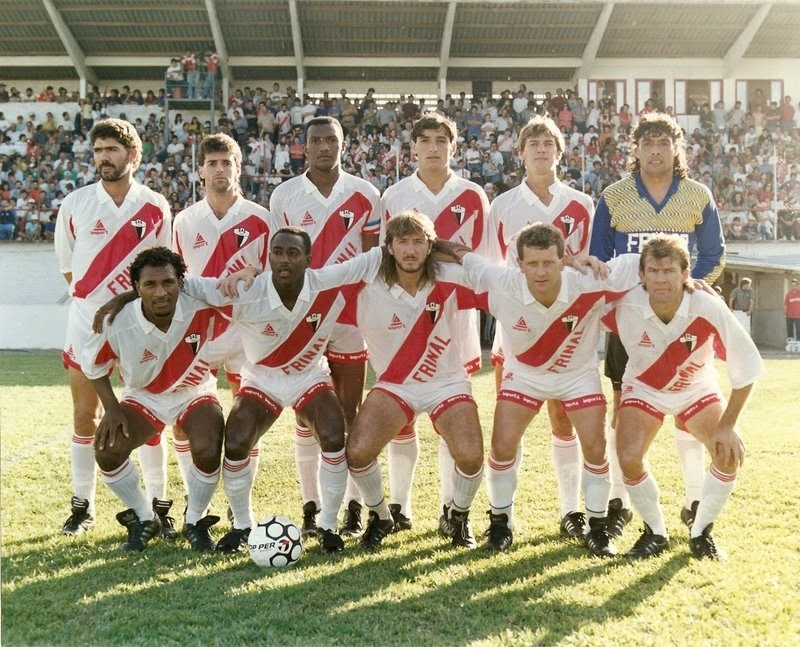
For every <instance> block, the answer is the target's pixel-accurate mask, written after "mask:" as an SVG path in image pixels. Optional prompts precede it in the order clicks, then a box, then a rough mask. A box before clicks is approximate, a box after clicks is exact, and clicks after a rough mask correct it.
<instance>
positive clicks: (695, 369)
mask: <svg viewBox="0 0 800 647" xmlns="http://www.w3.org/2000/svg"><path fill="white" fill-rule="evenodd" d="M704 366H705V364H698V363H697V362H689V363H688V364H687V365H686V366H684V367H683V368H681V369H679V370H678V376H677V377H676V379H675V381H674V382H673V383H672V384H670V386H669V388H668V389H667V391H673V392H676V391H683V390H684V389H685V388H687V387H689V386H691V385H692V381H693V380H692V378H693V377H694V376H695V375H696V374H697V373H699V372H700V370H701V369H702V368H703V367H704Z"/></svg>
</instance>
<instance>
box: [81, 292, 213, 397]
mask: <svg viewBox="0 0 800 647" xmlns="http://www.w3.org/2000/svg"><path fill="white" fill-rule="evenodd" d="M221 318H222V319H224V318H223V317H222V315H221V314H220V313H219V312H217V311H216V310H215V309H214V308H212V307H211V306H209V305H208V304H207V303H205V302H203V301H200V300H198V299H194V298H192V297H190V296H188V295H186V294H183V293H181V294H180V295H179V297H178V301H177V303H176V306H175V314H174V315H173V317H172V323H171V324H170V327H169V329H168V330H167V331H166V332H162V331H161V330H159V329H158V328H157V327H156V326H155V324H153V323H151V322H150V321H148V320H147V319H145V316H144V314H143V313H142V302H141V299H136V300H135V301H134V302H132V303H130V304H128V305H127V306H126V307H125V308H123V309H122V310H120V312H119V314H117V317H116V319H114V323H113V325H110V326H109V325H106V326H105V327H104V329H103V332H102V333H101V334H99V335H92V336H91V337H90V338H89V340H88V341H87V343H86V346H85V347H84V354H83V359H82V361H81V368H82V370H83V372H84V374H85V375H86V376H87V377H88V378H89V379H90V380H91V379H97V378H101V377H104V376H106V375H108V374H109V371H110V370H111V367H112V365H113V364H115V363H116V365H117V366H118V367H119V372H120V376H121V377H122V380H123V382H124V383H125V387H124V393H131V392H135V391H137V390H143V391H147V392H148V393H151V394H160V393H174V392H178V391H181V390H183V389H191V388H196V387H199V386H204V387H205V386H207V385H208V384H209V383H211V382H216V378H214V377H213V375H212V374H211V366H210V364H209V361H208V355H207V348H208V342H209V341H211V340H212V339H213V338H214V330H215V328H216V329H217V330H219V329H220V327H219V325H218V322H217V319H221Z"/></svg>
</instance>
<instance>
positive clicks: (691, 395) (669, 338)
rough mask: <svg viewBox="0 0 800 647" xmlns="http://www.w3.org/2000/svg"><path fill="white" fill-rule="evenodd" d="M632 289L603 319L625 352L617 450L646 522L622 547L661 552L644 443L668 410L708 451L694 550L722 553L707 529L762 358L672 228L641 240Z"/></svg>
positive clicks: (636, 553) (736, 461)
mask: <svg viewBox="0 0 800 647" xmlns="http://www.w3.org/2000/svg"><path fill="white" fill-rule="evenodd" d="M641 251H642V255H641V257H640V260H639V274H640V278H641V281H642V285H643V288H644V289H639V288H634V289H633V290H631V291H630V292H628V294H626V295H625V296H624V297H623V298H622V299H620V300H619V301H617V302H616V303H615V304H614V308H613V309H612V311H611V312H609V313H608V314H607V315H606V316H605V317H604V318H603V320H604V322H605V323H606V324H607V325H608V326H609V328H610V329H611V330H613V331H615V332H616V333H617V334H618V335H619V337H620V339H622V342H623V344H624V346H625V350H626V351H627V352H628V357H629V359H628V363H627V366H626V368H625V374H624V375H623V378H622V394H621V400H620V406H619V411H618V413H617V451H618V453H619V461H620V464H621V466H622V474H623V477H624V479H625V487H626V488H627V490H628V493H629V495H630V498H631V501H632V502H633V505H634V507H635V508H636V510H637V512H638V513H639V514H640V515H641V517H642V519H643V521H644V530H643V532H642V534H641V536H640V537H639V539H638V540H637V541H636V543H635V544H634V545H633V547H632V548H631V549H630V550H629V551H628V552H627V556H629V557H633V558H646V557H652V556H654V555H658V554H659V553H661V552H663V551H664V550H665V549H666V548H667V547H668V545H669V534H668V532H667V527H666V523H665V521H664V514H663V512H662V510H661V506H660V503H659V489H658V483H657V482H656V479H655V477H654V476H653V474H652V473H651V472H650V470H649V467H648V465H647V464H646V462H645V459H646V456H647V450H648V448H649V447H650V443H651V442H652V441H653V439H654V438H655V436H656V433H657V432H658V430H659V428H660V427H661V423H662V422H663V419H664V416H665V415H666V414H669V415H674V416H675V417H676V418H677V420H678V421H680V423H681V424H682V425H683V428H685V429H686V430H687V431H688V433H690V434H692V436H694V437H695V438H697V439H698V440H700V441H701V442H702V443H703V444H704V445H705V447H706V449H707V450H708V453H709V454H710V455H711V466H710V467H709V469H708V471H707V473H706V475H705V479H704V481H703V485H702V489H701V491H700V495H699V499H698V500H699V503H698V505H697V507H696V509H695V510H694V523H693V524H692V526H691V529H690V539H689V545H690V548H691V552H692V554H693V555H694V556H695V557H698V558H701V559H702V558H709V559H717V560H718V559H725V554H724V552H723V551H722V550H720V549H719V548H717V546H716V544H715V542H714V538H713V537H712V535H711V531H712V529H713V523H714V521H715V520H716V518H717V516H718V515H719V513H720V511H721V510H722V508H723V506H724V505H725V503H726V502H727V501H728V498H729V497H730V494H731V492H732V490H733V487H734V484H735V482H736V476H737V471H738V469H739V467H740V466H741V464H742V461H743V459H744V444H743V442H742V439H741V437H740V436H739V433H738V431H737V428H736V424H737V421H738V419H739V415H740V414H741V412H742V409H743V408H744V405H745V403H746V401H747V398H748V396H749V395H750V392H751V390H752V388H753V384H754V382H755V381H756V380H757V379H758V378H759V377H760V376H761V375H763V373H764V365H763V363H762V361H761V357H760V355H759V353H758V349H757V348H756V346H755V344H754V343H753V341H752V339H751V338H750V335H748V334H747V332H746V331H745V330H744V329H743V328H742V327H741V326H740V325H739V324H738V323H737V322H736V319H735V318H734V316H733V314H732V313H731V312H730V310H728V308H727V307H726V306H725V303H724V301H723V300H722V299H720V298H718V297H717V296H716V295H710V294H706V293H704V292H701V291H694V290H693V289H692V286H691V285H690V284H689V283H688V280H689V276H690V271H689V252H688V250H687V248H686V246H685V243H684V242H683V241H681V240H679V239H677V238H675V237H674V236H653V237H650V240H648V241H647V242H646V243H645V244H644V245H643V247H642V250H641ZM715 355H716V356H718V357H720V358H721V359H724V360H725V361H726V362H727V369H728V376H729V378H730V384H731V392H730V396H729V398H728V400H727V401H726V400H725V399H724V397H723V396H722V392H721V389H720V384H719V376H718V375H717V371H716V367H715V360H714V358H715Z"/></svg>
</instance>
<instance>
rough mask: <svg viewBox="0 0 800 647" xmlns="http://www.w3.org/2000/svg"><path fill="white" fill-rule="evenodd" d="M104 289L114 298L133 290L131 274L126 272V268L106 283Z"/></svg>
mask: <svg viewBox="0 0 800 647" xmlns="http://www.w3.org/2000/svg"><path fill="white" fill-rule="evenodd" d="M106 288H107V289H108V291H109V292H111V294H113V295H115V296H116V295H117V294H122V293H123V292H127V291H128V290H131V289H133V284H132V283H131V273H130V272H129V271H128V268H127V267H126V268H125V269H124V270H122V272H120V273H119V274H117V275H116V276H115V277H114V278H113V279H111V281H109V282H108V283H106Z"/></svg>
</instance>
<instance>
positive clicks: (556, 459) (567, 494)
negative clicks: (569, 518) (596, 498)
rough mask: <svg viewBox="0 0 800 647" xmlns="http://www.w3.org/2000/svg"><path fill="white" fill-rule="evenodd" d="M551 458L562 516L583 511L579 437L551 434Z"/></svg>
mask: <svg viewBox="0 0 800 647" xmlns="http://www.w3.org/2000/svg"><path fill="white" fill-rule="evenodd" d="M550 449H551V458H552V460H553V469H554V470H555V473H556V481H557V483H558V500H559V503H560V505H561V516H562V517H564V515H566V514H569V513H570V512H575V511H577V510H580V509H581V504H580V491H581V461H582V459H581V447H580V445H579V444H578V437H577V435H575V436H569V437H564V436H554V435H552V434H550Z"/></svg>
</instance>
